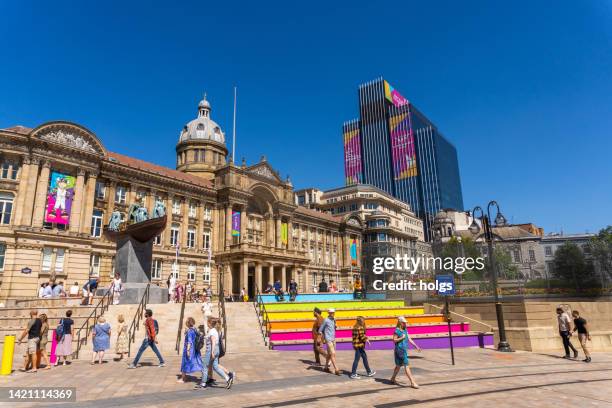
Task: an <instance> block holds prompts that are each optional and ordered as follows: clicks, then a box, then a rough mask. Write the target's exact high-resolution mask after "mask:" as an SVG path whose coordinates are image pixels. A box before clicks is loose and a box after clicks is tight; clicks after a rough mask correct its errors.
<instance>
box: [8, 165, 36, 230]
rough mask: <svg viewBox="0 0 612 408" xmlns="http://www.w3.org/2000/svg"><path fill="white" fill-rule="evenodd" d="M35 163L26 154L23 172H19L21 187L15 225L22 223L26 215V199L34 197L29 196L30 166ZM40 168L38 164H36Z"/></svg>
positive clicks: (18, 193)
mask: <svg viewBox="0 0 612 408" xmlns="http://www.w3.org/2000/svg"><path fill="white" fill-rule="evenodd" d="M33 166H34V165H32V164H31V160H30V158H29V157H28V156H24V157H23V160H22V166H21V173H20V174H19V187H18V189H17V197H16V199H15V207H14V209H15V216H14V218H13V224H14V225H22V223H21V220H22V218H23V216H24V211H25V208H24V207H25V201H26V200H29V199H33V198H34V197H31V198H30V197H27V191H28V182H29V176H30V168H31V167H33ZM36 168H38V166H36Z"/></svg>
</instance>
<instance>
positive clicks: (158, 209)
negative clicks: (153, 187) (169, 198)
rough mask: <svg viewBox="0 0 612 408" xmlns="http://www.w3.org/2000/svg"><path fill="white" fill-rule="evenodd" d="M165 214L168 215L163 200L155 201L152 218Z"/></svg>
mask: <svg viewBox="0 0 612 408" xmlns="http://www.w3.org/2000/svg"><path fill="white" fill-rule="evenodd" d="M164 215H166V206H165V205H164V203H163V202H162V201H155V207H153V214H152V215H151V218H161V217H163V216H164Z"/></svg>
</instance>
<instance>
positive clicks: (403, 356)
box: [390, 316, 421, 388]
mask: <svg viewBox="0 0 612 408" xmlns="http://www.w3.org/2000/svg"><path fill="white" fill-rule="evenodd" d="M406 326H407V322H406V318H405V317H404V316H400V317H398V319H397V325H396V326H395V332H394V333H393V343H394V344H395V347H394V350H393V353H394V356H395V369H394V370H393V375H392V376H391V380H390V381H391V383H393V384H398V382H397V380H396V379H395V377H397V374H398V373H399V370H400V368H401V367H404V371H405V372H406V376H407V377H408V379H409V380H410V386H411V387H412V388H419V385H418V384H417V383H416V381H415V380H414V377H413V376H412V372H411V371H410V367H409V366H408V343H410V344H412V345H413V346H414V348H415V349H417V351H418V352H419V353H420V352H421V348H420V347H419V345H418V344H416V343H415V342H414V340H412V339H411V338H410V336H409V335H408V330H407V328H406Z"/></svg>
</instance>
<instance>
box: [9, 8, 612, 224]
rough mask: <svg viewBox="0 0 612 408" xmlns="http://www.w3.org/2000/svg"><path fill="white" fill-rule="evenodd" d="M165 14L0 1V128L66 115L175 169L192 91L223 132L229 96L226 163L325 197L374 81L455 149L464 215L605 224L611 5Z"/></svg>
mask: <svg viewBox="0 0 612 408" xmlns="http://www.w3.org/2000/svg"><path fill="white" fill-rule="evenodd" d="M84 3H88V4H84ZM175 3H176V4H175V5H172V6H170V5H169V4H170V3H165V4H164V3H161V2H125V1H124V2H115V1H107V2H72V3H69V2H62V1H58V2H42V1H41V2H31V1H20V2H1V3H0V14H1V15H2V16H3V19H2V24H0V46H1V49H2V56H3V58H2V60H1V62H0V127H8V126H12V125H16V124H22V125H25V126H31V127H34V126H37V125H39V124H41V123H42V122H45V121H49V120H57V119H64V120H70V121H74V122H77V123H80V124H82V125H84V126H86V127H88V128H90V129H91V130H92V131H94V132H95V133H96V134H97V135H98V136H99V137H100V138H101V139H102V141H103V143H104V144H105V145H106V146H107V148H108V149H109V150H113V151H116V152H120V153H124V154H128V155H131V156H134V157H138V158H141V159H145V160H149V161H152V162H155V163H159V164H162V165H166V166H169V167H173V166H174V164H175V155H174V147H175V144H176V141H177V138H178V134H179V130H180V129H181V127H182V125H183V124H184V123H186V122H187V121H189V120H191V119H192V118H193V117H194V116H195V114H196V104H197V102H198V100H199V99H200V98H201V95H202V93H203V92H207V93H208V96H209V100H210V101H211V103H212V105H213V112H212V116H213V118H214V119H215V120H216V121H217V122H219V123H220V124H221V126H222V127H223V128H224V130H225V131H226V133H227V135H228V136H230V135H231V123H232V122H231V120H232V96H233V94H232V92H233V91H232V90H233V86H234V85H237V86H238V126H237V135H238V143H237V146H236V150H237V151H236V156H237V158H238V159H240V158H241V157H243V156H244V157H246V159H247V161H248V162H249V163H252V162H255V161H257V160H258V159H259V157H260V155H261V154H265V155H266V156H267V157H268V160H269V161H270V163H271V164H272V165H273V166H274V167H275V168H276V169H277V170H279V171H280V173H281V174H282V175H283V176H286V175H287V174H289V175H290V176H291V178H292V180H293V183H294V185H295V186H296V188H299V187H305V186H318V187H319V188H322V189H327V188H332V187H337V186H340V185H342V183H343V152H342V138H341V131H340V129H341V124H342V122H343V121H344V120H347V119H351V118H353V117H356V116H357V86H358V85H359V84H360V83H362V82H365V81H368V80H371V79H374V78H376V77H378V76H384V77H385V78H386V79H387V80H388V81H389V82H390V83H391V84H392V85H393V86H394V87H395V88H396V89H398V90H399V91H400V92H401V93H402V94H403V95H404V96H405V97H407V98H408V99H409V100H410V101H411V102H413V103H414V104H415V105H416V106H417V107H418V108H419V109H420V110H421V111H422V112H424V113H425V114H426V115H427V116H428V117H429V118H430V119H431V120H432V121H433V122H434V123H436V124H437V125H438V127H439V128H440V130H441V131H442V132H443V133H444V134H445V136H446V137H447V138H448V139H449V140H450V141H451V142H453V143H454V144H455V145H456V147H457V149H458V152H459V166H460V171H461V179H462V185H463V195H464V202H465V206H466V208H471V207H473V206H474V205H477V204H480V205H483V204H486V202H487V201H488V200H490V199H496V200H498V201H499V202H500V204H501V206H502V210H503V212H504V213H505V215H506V216H507V218H508V219H509V220H511V221H514V222H516V223H518V222H535V223H536V224H538V225H541V226H543V227H544V228H545V230H546V231H547V232H551V231H559V230H561V229H563V231H564V232H584V231H585V230H589V231H595V230H597V229H599V228H601V227H603V226H604V225H607V224H612V217H611V216H610V209H611V207H612V206H611V205H610V203H611V202H612V160H611V150H612V142H611V141H610V138H611V136H612V1H610V0H593V1H582V2H576V1H566V0H559V1H554V2H551V1H548V2H544V1H516V2H495V1H484V0H483V1H468V2H457V1H437V2H425V1H421V2H418V3H417V2H415V1H397V2H394V1H387V2H384V3H380V4H374V3H376V2H358V1H350V2H329V1H328V2H315V1H313V2H307V3H306V2H304V3H302V5H300V6H298V5H295V4H294V3H295V2H203V1H198V2H196V1H181V2H175ZM221 3H222V4H221ZM332 4H333V8H332V7H331V5H332ZM383 4H384V5H383Z"/></svg>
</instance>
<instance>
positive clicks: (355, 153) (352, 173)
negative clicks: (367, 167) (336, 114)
mask: <svg viewBox="0 0 612 408" xmlns="http://www.w3.org/2000/svg"><path fill="white" fill-rule="evenodd" d="M358 126H359V125H358V124H357V123H353V124H347V125H345V127H344V175H345V177H346V185H347V186H350V185H352V184H359V183H361V182H362V180H363V173H362V171H363V170H362V168H361V135H360V134H359V127H358Z"/></svg>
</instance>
